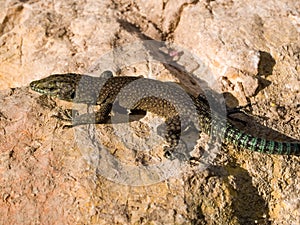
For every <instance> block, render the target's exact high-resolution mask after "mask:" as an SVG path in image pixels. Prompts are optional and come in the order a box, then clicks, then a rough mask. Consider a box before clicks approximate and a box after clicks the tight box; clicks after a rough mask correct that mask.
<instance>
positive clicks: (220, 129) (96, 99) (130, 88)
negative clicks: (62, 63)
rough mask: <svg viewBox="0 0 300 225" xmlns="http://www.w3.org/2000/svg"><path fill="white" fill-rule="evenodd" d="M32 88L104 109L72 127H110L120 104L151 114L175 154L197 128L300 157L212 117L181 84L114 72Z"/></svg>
mask: <svg viewBox="0 0 300 225" xmlns="http://www.w3.org/2000/svg"><path fill="white" fill-rule="evenodd" d="M30 87H31V89H32V90H34V91H36V92H39V93H41V94H45V95H49V96H53V97H56V98H58V99H61V100H65V101H70V102H73V103H85V104H88V105H99V106H100V110H99V111H97V112H95V113H94V114H93V115H91V114H90V113H86V114H82V115H79V116H76V117H75V118H73V120H72V123H73V126H76V125H80V124H89V123H106V122H107V121H108V119H109V114H110V112H111V110H112V106H113V105H114V104H115V102H117V103H118V104H119V105H120V106H122V107H124V108H126V109H129V110H133V111H134V110H143V111H149V112H152V113H154V114H157V115H158V116H162V117H164V118H165V119H166V134H165V137H166V140H167V142H168V143H169V145H170V148H172V147H174V146H176V145H177V144H178V139H179V138H180V129H181V127H184V126H188V124H190V123H193V124H196V125H194V126H195V127H196V128H197V129H198V130H199V131H203V132H205V133H207V134H209V135H210V134H213V135H219V136H220V137H223V139H222V142H223V143H225V144H233V145H235V146H237V147H241V148H246V149H249V150H252V151H258V152H262V153H268V154H280V155H300V143H299V142H297V143H289V142H278V141H273V140H266V139H264V138H259V137H254V136H252V135H249V134H247V133H245V132H243V131H241V130H239V129H237V128H235V127H234V126H233V125H232V124H231V123H230V122H229V121H227V120H226V119H225V120H224V118H223V117H222V116H215V115H213V114H212V113H211V111H210V108H209V105H208V103H207V102H206V101H203V99H202V98H197V97H194V96H192V95H191V94H189V93H186V92H185V91H183V89H182V88H181V87H180V86H179V85H176V83H172V82H161V81H157V80H153V79H147V78H143V77H133V76H126V77H113V76H112V73H111V72H110V71H105V72H103V73H102V74H101V76H100V77H92V76H88V75H81V74H73V73H68V74H55V75H50V76H49V77H46V78H44V79H41V80H37V81H33V82H31V83H30ZM219 120H220V121H221V122H220V121H219ZM220 123H221V125H220ZM180 126H181V127H180Z"/></svg>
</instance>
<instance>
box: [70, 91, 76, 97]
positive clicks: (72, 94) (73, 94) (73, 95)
mask: <svg viewBox="0 0 300 225" xmlns="http://www.w3.org/2000/svg"><path fill="white" fill-rule="evenodd" d="M70 96H71V98H72V99H74V98H75V91H73V92H72V93H71V95H70Z"/></svg>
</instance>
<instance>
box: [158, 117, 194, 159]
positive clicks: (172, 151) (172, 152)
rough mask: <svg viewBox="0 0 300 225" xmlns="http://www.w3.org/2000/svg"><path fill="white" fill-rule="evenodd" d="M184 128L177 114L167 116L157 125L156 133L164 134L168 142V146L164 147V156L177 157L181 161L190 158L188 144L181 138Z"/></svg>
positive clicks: (184, 125)
mask: <svg viewBox="0 0 300 225" xmlns="http://www.w3.org/2000/svg"><path fill="white" fill-rule="evenodd" d="M184 130H186V124H185V123H184V122H183V121H181V120H180V117H179V116H174V117H171V118H167V119H166V121H165V123H164V124H162V125H160V126H158V128H157V132H158V134H159V135H160V136H164V137H165V139H166V141H167V143H168V146H166V147H165V148H164V156H165V157H166V158H168V159H171V160H174V159H176V158H177V159H179V160H182V161H183V160H189V159H190V158H191V156H190V153H189V149H188V145H187V144H186V143H185V141H184V140H183V139H184V137H183V136H184V135H183V132H184ZM182 137H183V138H182ZM181 139H182V140H181Z"/></svg>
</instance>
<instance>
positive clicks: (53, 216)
mask: <svg viewBox="0 0 300 225" xmlns="http://www.w3.org/2000/svg"><path fill="white" fill-rule="evenodd" d="M0 5H1V8H0V90H1V91H0V104H1V109H0V143H1V144H0V196H1V199H0V215H1V217H0V224H278V225H279V224H280V225H281V224H286V225H290V224H300V198H299V196H300V168H299V164H300V158H299V157H294V156H272V155H265V154H259V153H254V152H249V151H247V150H245V149H234V148H232V147H231V146H223V147H222V149H221V151H220V152H219V153H218V155H217V157H216V158H215V159H214V161H213V162H211V165H210V166H209V167H207V168H204V169H202V170H201V171H197V170H195V169H193V166H192V164H191V165H190V164H189V165H187V166H186V167H187V168H185V170H183V171H184V172H183V173H182V174H180V175H177V176H175V177H173V178H170V179H167V180H164V181H161V182H157V183H154V184H152V185H150V186H143V185H140V186H130V185H122V184H120V183H118V182H113V181H112V180H113V179H112V178H113V177H109V178H110V179H107V178H105V176H103V174H102V175H101V173H100V174H99V171H97V168H95V167H94V166H93V165H91V164H90V163H89V162H94V161H93V160H97V159H99V158H97V157H98V156H97V154H94V155H93V154H90V155H88V156H89V157H90V158H89V157H88V156H87V154H86V153H89V149H90V147H91V149H93V148H92V147H93V146H88V145H86V148H87V149H88V150H83V149H82V148H81V147H80V146H82V143H81V145H80V143H78V136H76V135H77V133H76V130H75V129H63V127H62V125H63V123H62V122H61V121H58V120H57V119H56V118H54V117H51V116H52V115H55V114H57V112H58V111H59V109H61V108H63V109H64V108H70V107H72V104H70V103H66V102H62V101H57V100H52V99H49V98H44V97H40V96H39V95H38V94H37V93H33V92H32V91H30V90H29V89H28V84H29V82H30V81H32V80H36V79H39V78H42V77H46V76H48V75H49V74H52V73H66V72H77V73H91V74H94V75H97V74H98V73H99V71H101V70H102V69H112V70H113V71H114V72H116V73H118V74H121V75H132V74H134V75H143V76H145V77H150V78H155V79H160V80H164V81H171V80H172V81H178V82H181V83H182V84H183V86H184V87H185V88H186V89H188V90H189V91H191V92H192V93H194V94H197V93H199V92H201V91H200V90H199V87H203V82H201V81H200V79H202V80H204V81H205V82H206V83H205V84H206V85H209V86H210V87H212V88H214V89H215V90H216V91H217V92H225V94H224V96H225V99H226V103H227V104H228V105H229V106H231V107H234V106H238V105H246V104H247V103H251V107H250V108H249V107H248V108H246V110H249V111H250V114H252V116H250V117H249V116H245V115H236V117H238V118H239V119H243V120H245V121H246V125H245V124H241V123H238V122H237V125H238V126H239V127H241V128H242V129H244V130H246V131H247V132H250V133H252V134H255V135H261V136H264V137H267V138H271V139H278V140H290V138H289V137H292V138H294V139H296V140H297V139H298V140H299V139H300V130H299V127H300V108H299V107H300V75H299V74H300V66H299V65H300V57H299V52H300V51H299V49H300V35H299V34H300V2H299V1H298V0H283V1H271V0H263V1H259V0H255V1H246V0H243V1H222V0H216V1H192V0H190V1H188V0H176V1H162V0H151V1H146V0H138V1H129V0H121V1H114V0H112V1H109V0H104V1H103V0H97V1H94V0H79V1H71V0H66V1H60V0H58V1H50V0H46V1H35V0H22V1H21V0H11V1H9V0H0ZM141 39H148V40H149V39H154V40H157V41H168V42H169V43H171V44H170V46H172V47H170V48H168V46H164V52H165V53H166V54H165V55H164V57H165V58H168V56H169V57H170V58H171V61H170V62H171V63H173V65H174V63H177V64H176V65H177V66H178V67H177V69H176V68H174V66H173V67H172V66H170V65H166V63H155V62H154V61H153V60H155V59H156V60H158V59H161V58H160V56H159V55H151V51H150V50H149V51H148V52H147V54H144V55H143V52H142V53H140V52H138V50H137V51H133V50H132V46H135V47H136V46H138V44H137V43H138V42H139V40H141ZM131 43H135V44H134V45H132V44H131ZM130 44H131V45H130ZM126 45H127V48H129V49H130V50H131V51H129V50H128V49H127V48H126ZM120 46H123V47H122V48H121V50H122V51H123V53H124V52H125V53H126V54H123V55H120V54H118V51H114V52H113V51H112V49H115V50H116V49H117V50H120V48H118V47H120ZM124 46H125V47H124ZM128 46H129V47H128ZM127 50H128V51H127ZM187 52H190V54H187ZM134 55H135V56H136V58H134ZM193 56H197V59H198V60H195V57H194V58H193ZM139 57H140V58H139ZM147 57H149V58H148V59H149V60H148V61H147V60H146V61H145V60H140V61H139V59H145V58H146V59H147ZM132 58H134V60H132V61H130V59H132ZM105 60H107V61H105ZM172 60H173V61H172ZM126 62H130V64H128V63H127V64H126ZM199 62H201V63H199ZM122 63H123V64H122ZM178 68H179V69H178ZM180 69H184V70H185V72H183V71H180ZM83 109H84V110H86V109H85V108H83ZM155 119H158V118H155V116H153V115H147V116H146V118H145V119H143V120H141V121H135V122H133V123H132V124H130V126H129V128H130V127H131V128H132V130H133V131H134V134H133V136H130V135H127V136H128V137H126V138H127V139H126V140H129V141H128V142H131V141H132V142H134V139H136V138H141V139H145V140H146V142H145V143H146V144H145V143H144V145H143V147H145V146H147V143H152V142H147V140H148V139H149V140H150V139H151V138H150V137H149V135H151V132H152V133H153V130H155V129H154V128H153V127H152V123H151V121H152V120H155ZM121 126H122V125H121ZM115 128H116V127H114V126H112V125H111V124H108V125H97V126H95V129H96V130H97V135H98V136H99V137H102V138H103V140H104V145H105V146H106V147H107V148H108V149H109V154H111V155H113V156H114V157H116V158H118V159H120V160H121V161H123V162H126V163H127V164H130V165H133V166H142V165H145V164H155V163H158V162H160V160H162V161H163V160H164V159H163V157H162V155H161V151H159V150H156V149H154V150H153V151H150V153H149V154H148V155H147V154H144V153H143V152H141V151H140V149H139V148H141V147H140V146H138V145H134V143H133V145H130V144H132V143H125V144H129V146H131V148H126V145H124V143H123V144H122V142H121V141H120V139H118V134H117V133H116V130H114V129H115ZM129 128H128V129H129ZM126 129H127V128H126ZM121 131H122V130H121ZM122 132H124V133H125V134H128V133H126V130H125V131H124V130H123V131H122ZM153 137H154V136H153ZM147 138H148V139H147ZM202 139H205V137H201V140H202ZM206 141H207V140H206ZM201 142H202V141H201ZM83 144H85V142H83ZM201 145H203V143H200V141H199V143H198V145H197V149H196V150H195V151H196V152H199V149H201V148H202V147H203V146H201ZM204 145H205V144H204ZM132 146H133V147H132ZM159 147H161V146H159ZM159 147H158V148H157V149H159ZM197 150H198V151H197ZM89 160H90V161H89ZM174 168H175V167H174ZM108 171H109V170H108ZM100 172H101V171H100ZM113 172H115V171H114V170H113V169H112V174H113V175H118V173H113ZM133 172H134V171H133ZM170 172H172V170H170ZM173 172H174V171H173ZM120 174H121V173H120ZM143 175H144V176H143ZM140 177H143V178H144V179H145V180H144V181H145V182H147V181H148V180H147V178H151V177H150V176H149V177H147V176H145V174H140ZM134 178H137V177H134V176H133V179H134Z"/></svg>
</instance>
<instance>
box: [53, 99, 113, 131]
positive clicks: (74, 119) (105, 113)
mask: <svg viewBox="0 0 300 225" xmlns="http://www.w3.org/2000/svg"><path fill="white" fill-rule="evenodd" d="M111 109H112V104H111V103H105V104H102V105H101V107H100V109H99V110H98V111H96V112H93V113H84V114H81V115H76V112H75V113H74V110H71V109H67V110H65V111H64V112H63V113H60V114H59V115H55V116H54V117H56V118H58V119H60V120H63V121H68V122H71V124H68V125H64V128H70V127H74V126H78V125H82V124H104V123H107V121H108V120H109V119H110V116H109V113H110V112H111Z"/></svg>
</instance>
